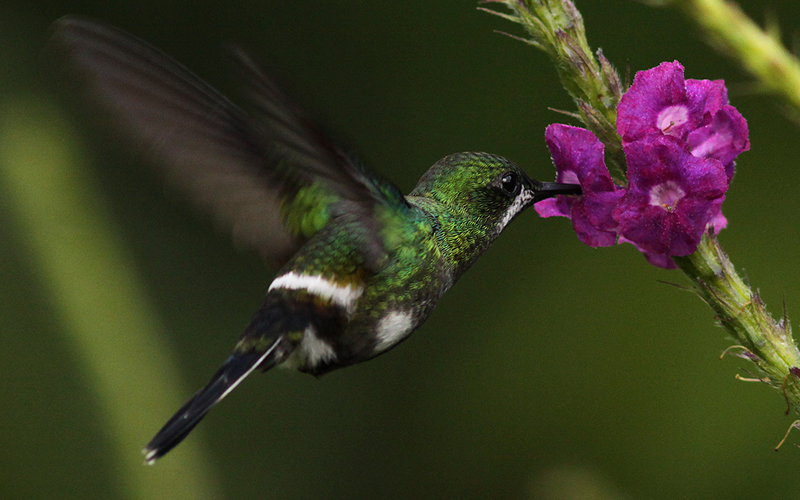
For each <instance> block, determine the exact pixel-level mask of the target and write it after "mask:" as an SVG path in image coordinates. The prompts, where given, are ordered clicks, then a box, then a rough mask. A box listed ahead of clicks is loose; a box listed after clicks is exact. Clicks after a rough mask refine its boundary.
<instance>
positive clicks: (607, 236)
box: [534, 123, 625, 247]
mask: <svg viewBox="0 0 800 500" xmlns="http://www.w3.org/2000/svg"><path fill="white" fill-rule="evenodd" d="M544 136H545V141H546V142H547V146H548V147H549V148H550V154H551V156H552V157H553V163H555V165H556V172H557V176H556V180H557V181H558V182H569V183H579V184H580V185H581V188H582V189H583V196H581V197H567V196H559V197H557V198H549V199H547V200H543V201H540V202H538V203H536V204H535V205H534V208H535V210H536V211H537V212H538V213H539V215H540V216H542V217H554V216H560V217H568V218H570V219H572V227H573V228H574V229H575V232H576V233H577V234H578V238H579V239H580V240H581V242H583V243H584V244H586V245H589V246H591V247H601V246H611V245H613V244H614V243H615V242H616V240H617V232H616V228H617V222H616V220H614V218H613V211H614V207H615V206H616V205H617V203H618V201H619V200H620V199H621V198H622V196H623V195H624V194H625V190H624V189H621V188H619V187H617V186H615V185H614V183H613V182H612V180H611V175H610V174H609V172H608V169H607V168H606V166H605V160H604V159H603V144H602V143H601V142H600V141H599V140H598V139H597V138H596V137H595V136H594V134H592V133H591V132H590V131H588V130H586V129H582V128H578V127H570V126H568V125H561V124H558V123H557V124H553V125H550V126H548V127H547V130H546V131H545V134H544Z"/></svg>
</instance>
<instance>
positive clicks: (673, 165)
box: [614, 136, 728, 256]
mask: <svg viewBox="0 0 800 500" xmlns="http://www.w3.org/2000/svg"><path fill="white" fill-rule="evenodd" d="M624 149H625V156H626V158H627V161H628V180H629V184H628V190H627V192H626V194H625V197H624V198H623V199H622V201H621V202H620V203H619V205H617V207H616V209H615V210H614V218H615V219H616V220H617V221H619V228H618V231H619V233H620V234H621V235H622V236H624V237H625V239H626V240H629V241H631V242H633V243H635V245H636V247H637V248H639V249H640V250H642V251H644V252H647V253H651V254H666V255H675V256H683V255H689V254H691V253H693V252H694V251H695V250H696V249H697V245H698V243H700V238H701V237H702V235H703V231H705V228H706V226H707V225H708V223H709V222H710V220H711V216H712V215H713V214H712V209H713V208H715V207H716V205H715V204H714V202H715V201H717V200H719V199H720V198H722V197H723V196H724V195H725V191H727V189H728V179H727V176H726V174H725V169H724V168H723V166H722V163H720V162H719V161H718V160H713V159H709V158H698V157H696V156H693V155H692V154H691V153H689V152H688V151H687V150H686V149H685V148H684V146H683V144H681V143H680V142H679V141H677V140H676V139H674V138H672V137H669V136H661V137H653V138H649V139H647V140H641V141H637V142H633V143H629V144H627V145H626V146H625V147H624Z"/></svg>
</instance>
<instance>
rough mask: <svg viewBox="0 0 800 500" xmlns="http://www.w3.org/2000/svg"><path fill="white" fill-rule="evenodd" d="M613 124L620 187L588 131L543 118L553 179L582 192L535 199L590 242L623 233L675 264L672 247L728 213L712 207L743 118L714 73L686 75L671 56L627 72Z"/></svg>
mask: <svg viewBox="0 0 800 500" xmlns="http://www.w3.org/2000/svg"><path fill="white" fill-rule="evenodd" d="M617 131H618V133H619V135H620V137H621V138H622V149H623V152H624V153H625V157H626V162H627V166H628V171H627V175H628V185H627V187H620V186H616V185H614V183H613V181H612V179H611V175H610V174H609V172H608V169H607V168H606V166H605V162H604V153H603V145H602V144H601V143H600V141H599V140H598V139H597V138H596V137H595V136H594V135H593V134H592V133H591V132H590V131H588V130H585V129H581V128H577V127H569V126H567V125H559V124H555V125H551V126H549V127H548V128H547V131H546V132H545V139H546V141H547V145H548V147H549V148H550V153H551V155H552V157H553V162H554V163H555V165H556V170H557V172H558V175H557V180H558V181H560V182H572V183H576V182H577V183H579V184H580V185H581V188H582V190H583V194H582V195H581V196H580V197H565V196H559V197H557V198H555V199H548V200H544V201H542V202H539V203H537V204H536V205H535V209H536V211H537V212H538V213H539V214H540V215H541V216H543V217H552V216H563V217H569V218H570V219H572V225H573V227H574V229H575V232H576V233H577V234H578V237H579V238H580V240H581V241H582V242H583V243H585V244H587V245H589V246H593V247H598V246H610V245H613V244H615V243H631V244H633V245H634V246H635V247H636V248H637V249H638V250H639V251H641V252H642V253H643V254H644V256H645V257H646V258H647V260H648V262H650V263H651V264H653V265H655V266H658V267H663V268H667V269H674V268H675V267H676V266H675V263H674V262H673V261H672V257H673V256H685V255H689V254H691V253H693V252H694V251H695V250H696V249H697V245H698V243H699V242H700V238H701V237H702V236H703V232H704V231H706V229H707V228H711V229H712V230H714V231H716V232H719V231H720V230H721V229H722V228H724V227H725V226H726V225H727V223H728V221H727V219H725V216H724V215H722V211H721V207H722V202H723V201H724V200H725V192H726V191H727V189H728V186H729V184H730V181H731V179H732V177H733V173H734V160H735V158H736V157H737V156H738V155H739V153H741V152H743V151H747V150H748V149H749V148H750V142H749V139H748V131H747V122H746V121H745V120H744V118H743V117H742V115H741V114H740V113H739V112H738V111H737V110H736V109H735V108H734V107H733V106H730V105H729V104H728V93H727V90H726V89H725V84H724V82H722V80H715V81H711V80H686V79H684V76H683V66H681V65H680V63H678V62H677V61H676V62H672V63H662V64H660V65H659V66H657V67H655V68H653V69H650V70H647V71H640V72H639V73H637V74H636V77H635V79H634V82H633V85H631V87H630V89H629V90H628V91H627V92H626V93H625V95H623V96H622V99H621V101H620V104H619V106H618V108H617Z"/></svg>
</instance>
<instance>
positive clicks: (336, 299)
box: [269, 271, 364, 314]
mask: <svg viewBox="0 0 800 500" xmlns="http://www.w3.org/2000/svg"><path fill="white" fill-rule="evenodd" d="M273 288H285V289H287V290H305V291H307V292H308V293H310V294H312V295H316V296H317V297H320V298H322V299H325V300H329V301H331V302H333V303H334V304H336V305H337V306H339V307H342V308H344V309H345V311H347V313H348V314H352V313H353V310H354V306H355V303H356V300H357V299H358V298H359V297H360V296H361V292H363V291H364V288H363V287H353V286H351V285H345V286H340V285H337V284H336V283H333V282H331V281H329V280H327V279H325V278H323V277H322V276H316V275H311V274H297V273H295V272H294V271H291V272H288V273H286V274H284V275H283V276H278V277H277V278H275V279H274V280H273V281H272V283H271V284H270V285H269V289H270V290H272V289H273Z"/></svg>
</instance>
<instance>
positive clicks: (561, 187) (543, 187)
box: [534, 182, 582, 202]
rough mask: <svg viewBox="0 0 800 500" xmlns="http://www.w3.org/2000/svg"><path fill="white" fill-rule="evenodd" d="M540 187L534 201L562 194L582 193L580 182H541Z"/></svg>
mask: <svg viewBox="0 0 800 500" xmlns="http://www.w3.org/2000/svg"><path fill="white" fill-rule="evenodd" d="M539 184H540V187H539V189H538V190H536V194H535V195H534V202H537V201H542V200H544V199H546V198H552V197H553V196H558V195H560V194H566V195H580V194H581V193H582V191H581V186H580V185H579V184H563V183H561V182H540V183H539Z"/></svg>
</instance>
